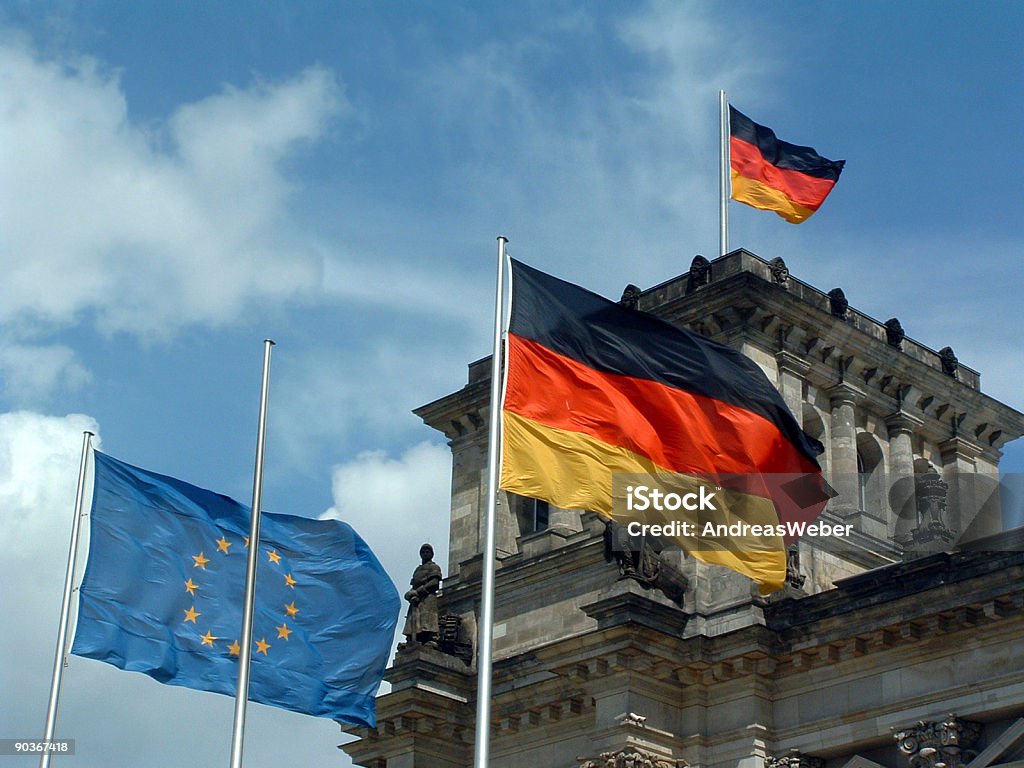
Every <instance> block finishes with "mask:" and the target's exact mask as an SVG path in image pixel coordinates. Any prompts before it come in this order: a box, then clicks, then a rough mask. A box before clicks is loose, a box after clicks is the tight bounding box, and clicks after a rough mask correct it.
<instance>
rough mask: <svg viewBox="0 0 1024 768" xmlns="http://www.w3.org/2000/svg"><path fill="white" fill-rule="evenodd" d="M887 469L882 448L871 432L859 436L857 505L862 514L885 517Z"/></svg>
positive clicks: (861, 433)
mask: <svg viewBox="0 0 1024 768" xmlns="http://www.w3.org/2000/svg"><path fill="white" fill-rule="evenodd" d="M884 476H885V467H884V462H883V461H882V448H881V446H879V444H878V440H876V439H875V437H874V435H872V434H871V433H869V432H859V433H858V434H857V505H858V507H859V508H860V510H861V511H862V512H871V513H873V514H874V515H876V516H878V517H885V516H886V514H887V512H886V499H885V477H884Z"/></svg>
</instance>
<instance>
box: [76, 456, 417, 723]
mask: <svg viewBox="0 0 1024 768" xmlns="http://www.w3.org/2000/svg"><path fill="white" fill-rule="evenodd" d="M94 456H95V467H96V476H95V482H94V491H93V502H92V512H91V515H90V532H91V535H90V542H89V560H88V564H87V566H86V570H85V577H84V579H83V581H82V586H81V589H80V592H79V609H78V626H77V630H76V633H75V642H74V645H73V647H72V649H71V652H72V653H74V654H77V655H79V656H86V657H89V658H92V659H99V660H100V661H105V662H107V663H109V664H113V665H114V666H116V667H120V668H121V669H127V670H132V671H135V672H143V673H145V674H147V675H149V676H150V677H153V678H154V679H156V680H158V681H160V682H162V683H169V684H171V685H181V686H185V687H188V688H195V689H198V690H204V691H214V692H216V693H224V694H228V695H231V696H233V695H235V691H236V689H237V680H238V658H239V652H240V646H239V638H240V636H241V631H242V604H243V600H244V596H245V570H246V560H247V551H248V550H247V547H248V541H247V538H246V534H247V532H248V530H249V521H250V510H249V508H248V507H247V506H245V505H243V504H240V503H238V502H237V501H235V500H234V499H231V498H228V497H227V496H222V495H220V494H217V493H214V492H212V491H207V490H204V489H202V488H197V487H196V486H194V485H190V484H188V483H185V482H182V481H181V480H176V479H175V478H172V477H167V476H165V475H159V474H156V473H154V472H149V471H147V470H144V469H139V468H138V467H133V466H131V465H129V464H125V463H124V462H121V461H118V460H117V459H114V458H111V457H110V456H107V455H105V454H102V453H99V452H96V453H95V454H94ZM260 520H261V523H260V542H259V549H260V552H259V554H260V557H259V558H258V567H257V578H256V606H255V611H254V615H253V649H252V666H251V678H250V684H249V698H250V700H252V701H257V702H260V703H263V704H271V705H274V706H279V707H283V708H285V709H289V710H292V711H294V712H302V713H305V714H309V715H316V716H320V717H330V718H332V719H334V720H339V721H344V722H347V723H353V724H356V725H364V726H367V727H370V728H374V727H376V708H375V704H374V697H375V695H376V692H377V688H378V687H379V685H380V681H381V678H382V677H383V674H384V667H385V665H386V664H387V660H388V655H389V653H390V651H391V643H392V640H393V638H394V633H395V626H396V624H397V621H398V612H399V607H400V601H399V597H398V592H397V590H396V589H395V586H394V584H393V583H392V582H391V579H390V578H389V577H388V575H387V573H385V571H384V569H383V568H382V567H381V565H380V563H379V562H378V561H377V558H376V557H375V556H374V554H373V552H371V551H370V548H369V547H368V546H367V545H366V543H365V542H364V541H363V540H362V539H361V538H360V537H359V535H358V534H357V533H356V532H355V531H354V530H352V528H351V527H349V526H348V525H346V524H345V523H343V522H341V521H338V520H312V519H309V518H305V517H296V516H293V515H280V514H272V513H267V512H265V513H263V514H262V516H261V518H260Z"/></svg>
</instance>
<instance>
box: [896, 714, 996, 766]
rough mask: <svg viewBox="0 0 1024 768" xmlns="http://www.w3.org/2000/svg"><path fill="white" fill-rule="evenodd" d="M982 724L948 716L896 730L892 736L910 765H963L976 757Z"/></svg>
mask: <svg viewBox="0 0 1024 768" xmlns="http://www.w3.org/2000/svg"><path fill="white" fill-rule="evenodd" d="M980 733H981V726H980V725H979V724H978V723H973V722H971V721H969V720H961V719H960V718H959V717H957V716H956V715H949V716H948V717H946V718H944V719H943V720H938V721H924V720H922V721H920V722H918V723H917V724H916V725H914V726H913V727H911V728H907V729H906V730H902V731H896V732H894V733H893V738H895V739H896V742H897V746H898V747H899V750H900V752H901V753H902V754H904V755H906V756H907V762H908V763H910V767H911V768H963V766H965V765H967V763H969V762H970V761H971V760H973V759H974V758H975V757H976V756H977V752H975V751H974V750H972V749H969V747H971V746H973V744H974V742H975V741H976V740H977V738H978V735H979V734H980Z"/></svg>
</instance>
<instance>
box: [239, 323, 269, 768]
mask: <svg viewBox="0 0 1024 768" xmlns="http://www.w3.org/2000/svg"><path fill="white" fill-rule="evenodd" d="M273 346H274V342H273V341H272V340H271V339H264V341H263V384H262V385H261V387H260V420H259V427H258V428H257V433H256V469H255V471H254V472H253V480H252V521H251V523H250V525H249V559H248V564H247V565H246V570H245V605H244V608H243V615H242V639H241V641H240V645H241V647H240V649H239V652H238V689H237V691H236V692H235V721H234V727H233V729H232V732H231V768H242V746H243V742H244V741H245V710H246V705H247V704H248V703H249V662H250V660H251V659H252V614H253V608H254V607H255V603H256V565H257V558H258V556H259V549H260V505H261V503H262V501H263V448H264V445H265V443H266V436H267V396H268V392H269V388H270V349H271V347H273Z"/></svg>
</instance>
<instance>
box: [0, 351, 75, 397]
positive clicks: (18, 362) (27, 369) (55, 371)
mask: <svg viewBox="0 0 1024 768" xmlns="http://www.w3.org/2000/svg"><path fill="white" fill-rule="evenodd" d="M90 378H91V376H90V374H89V371H88V370H86V368H85V367H84V366H83V365H82V364H81V362H79V360H78V358H77V356H76V355H75V352H74V350H72V349H71V348H70V347H67V346H65V345H63V344H51V345H43V346H32V345H28V344H18V343H13V342H8V341H7V340H6V339H4V338H3V336H2V335H0V396H6V397H7V398H10V399H11V400H13V401H16V402H19V403H33V402H40V401H42V400H44V399H45V398H46V397H47V396H48V395H49V394H50V393H51V392H52V391H53V390H54V389H56V388H57V387H65V388H67V389H72V390H73V389H77V388H78V387H80V386H82V385H83V384H86V383H87V382H88V381H89V380H90Z"/></svg>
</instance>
